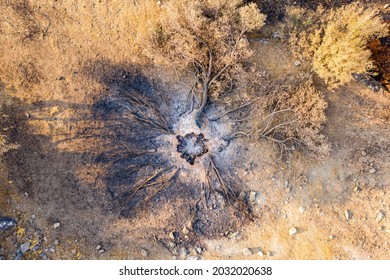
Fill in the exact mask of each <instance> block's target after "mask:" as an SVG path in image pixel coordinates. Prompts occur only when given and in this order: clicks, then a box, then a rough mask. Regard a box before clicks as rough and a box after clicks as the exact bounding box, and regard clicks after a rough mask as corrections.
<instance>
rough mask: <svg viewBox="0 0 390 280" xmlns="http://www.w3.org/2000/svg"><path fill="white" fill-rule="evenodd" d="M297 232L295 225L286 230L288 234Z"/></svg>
mask: <svg viewBox="0 0 390 280" xmlns="http://www.w3.org/2000/svg"><path fill="white" fill-rule="evenodd" d="M297 233H298V230H297V229H296V228H295V227H292V228H290V229H289V230H288V234H289V235H291V236H293V235H295V234H297Z"/></svg>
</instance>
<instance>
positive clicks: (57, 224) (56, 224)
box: [53, 223, 61, 228]
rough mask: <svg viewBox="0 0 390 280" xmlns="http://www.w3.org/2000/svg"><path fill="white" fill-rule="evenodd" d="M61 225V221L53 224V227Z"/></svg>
mask: <svg viewBox="0 0 390 280" xmlns="http://www.w3.org/2000/svg"><path fill="white" fill-rule="evenodd" d="M60 225H61V224H60V223H55V224H54V225H53V228H58V227H59V226H60Z"/></svg>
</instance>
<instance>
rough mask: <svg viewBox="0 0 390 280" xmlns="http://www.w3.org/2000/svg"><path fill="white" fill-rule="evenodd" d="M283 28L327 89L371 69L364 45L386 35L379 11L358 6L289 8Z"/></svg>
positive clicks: (370, 61)
mask: <svg viewBox="0 0 390 280" xmlns="http://www.w3.org/2000/svg"><path fill="white" fill-rule="evenodd" d="M286 26H287V30H288V32H291V35H290V38H289V42H290V43H291V45H292V46H293V47H294V48H295V52H296V53H297V54H298V55H300V57H301V58H302V59H306V60H309V61H311V62H312V66H313V69H314V71H315V72H316V73H317V74H318V75H319V76H320V77H321V78H322V79H324V81H325V83H326V84H327V85H328V86H329V87H330V88H335V87H337V86H340V85H343V84H346V83H348V82H350V81H351V80H352V79H353V77H352V74H365V73H368V72H369V71H370V70H372V69H373V68H374V64H373V62H372V60H371V52H370V50H369V49H368V48H367V43H368V42H369V41H370V40H373V39H375V38H379V37H384V36H385V35H386V34H387V26H386V25H385V24H384V22H383V21H382V19H381V17H380V15H379V11H378V10H375V9H367V8H366V7H364V6H363V5H361V4H359V3H352V4H350V5H346V6H342V7H340V8H337V9H332V10H330V11H328V10H325V9H324V8H323V7H319V8H317V10H315V11H311V10H306V9H303V8H295V7H291V8H289V9H288V12H287V24H286Z"/></svg>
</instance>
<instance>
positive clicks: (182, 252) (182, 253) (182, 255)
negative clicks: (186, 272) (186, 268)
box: [179, 247, 188, 258]
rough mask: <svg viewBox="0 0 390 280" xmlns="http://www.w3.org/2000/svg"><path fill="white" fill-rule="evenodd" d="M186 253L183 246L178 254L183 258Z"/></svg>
mask: <svg viewBox="0 0 390 280" xmlns="http://www.w3.org/2000/svg"><path fill="white" fill-rule="evenodd" d="M187 255H188V251H187V249H186V248H185V247H181V248H180V250H179V256H180V257H181V258H185V257H186V256H187Z"/></svg>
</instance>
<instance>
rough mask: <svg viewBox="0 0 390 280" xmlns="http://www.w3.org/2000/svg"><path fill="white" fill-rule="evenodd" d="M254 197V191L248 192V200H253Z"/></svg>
mask: <svg viewBox="0 0 390 280" xmlns="http://www.w3.org/2000/svg"><path fill="white" fill-rule="evenodd" d="M255 199H256V192H254V191H250V192H249V201H250V202H254V201H255Z"/></svg>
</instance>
